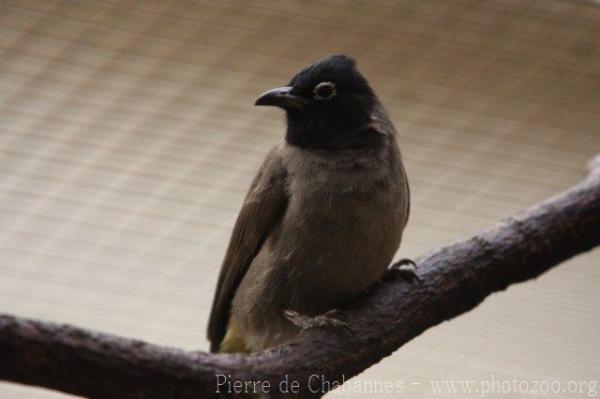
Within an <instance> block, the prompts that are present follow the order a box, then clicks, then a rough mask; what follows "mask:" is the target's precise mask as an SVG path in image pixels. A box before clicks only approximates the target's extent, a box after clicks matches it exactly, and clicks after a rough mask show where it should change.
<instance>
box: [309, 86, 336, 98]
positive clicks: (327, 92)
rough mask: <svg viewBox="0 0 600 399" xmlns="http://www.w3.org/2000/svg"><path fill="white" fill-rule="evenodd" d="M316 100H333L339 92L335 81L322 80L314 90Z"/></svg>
mask: <svg viewBox="0 0 600 399" xmlns="http://www.w3.org/2000/svg"><path fill="white" fill-rule="evenodd" d="M313 94H314V97H315V100H331V99H332V98H333V97H335V95H336V94H337V91H336V89H335V83H333V82H321V83H319V84H318V85H316V86H315V88H314V90H313Z"/></svg>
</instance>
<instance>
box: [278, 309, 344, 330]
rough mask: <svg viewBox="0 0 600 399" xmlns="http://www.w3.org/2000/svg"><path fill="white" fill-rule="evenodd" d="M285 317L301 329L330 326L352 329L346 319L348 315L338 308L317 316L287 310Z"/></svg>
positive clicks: (284, 313)
mask: <svg viewBox="0 0 600 399" xmlns="http://www.w3.org/2000/svg"><path fill="white" fill-rule="evenodd" d="M283 317H285V318H286V319H288V320H289V321H291V322H292V324H294V325H295V326H296V327H298V328H300V329H301V330H309V329H311V328H330V329H345V330H348V331H352V328H351V327H350V324H349V323H348V322H347V320H346V315H345V314H344V313H343V312H341V311H339V310H337V309H333V310H330V311H328V312H326V313H323V314H320V315H317V316H307V315H303V314H301V313H298V312H296V311H295V310H285V311H284V312H283Z"/></svg>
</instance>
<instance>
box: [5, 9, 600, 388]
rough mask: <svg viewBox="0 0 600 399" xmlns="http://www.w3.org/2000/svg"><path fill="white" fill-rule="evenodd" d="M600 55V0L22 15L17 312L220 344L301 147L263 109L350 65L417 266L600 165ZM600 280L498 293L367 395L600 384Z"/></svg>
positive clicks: (11, 189) (9, 277)
mask: <svg viewBox="0 0 600 399" xmlns="http://www.w3.org/2000/svg"><path fill="white" fill-rule="evenodd" d="M599 43H600V5H598V4H596V3H593V2H586V1H550V0H548V1H526V0H513V1H467V0H464V1H459V0H451V1H408V0H405V1H399V2H394V1H383V0H382V1H372V2H352V3H351V2H342V1H332V2H318V1H310V2H293V1H291V0H288V1H278V2H270V1H253V2H244V3H235V2H225V1H220V2H216V1H215V2H191V1H189V2H188V1H169V2H166V1H143V2H142V1H139V2H138V1H125V0H121V1H108V0H103V1H100V0H98V1H96V0H86V1H67V0H63V1H43V0H39V1H29V0H24V1H17V0H14V1H0V176H1V177H0V312H6V313H13V314H19V315H24V316H29V317H38V318H43V319H48V320H55V321H62V322H68V323H73V324H78V325H81V326H86V327H89V328H94V329H98V330H103V331H108V332H112V333H116V334H121V335H126V336H133V337H137V338H142V339H145V340H149V341H152V342H155V343H161V344H165V345H172V346H178V347H183V348H189V349H206V348H207V342H206V341H205V336H204V335H205V334H204V331H205V324H206V319H207V317H208V310H209V305H210V301H211V297H212V293H213V287H214V283H215V279H216V274H217V272H218V267H219V264H220V261H221V257H222V255H223V253H224V251H225V246H226V244H227V240H228V236H229V233H230V230H231V228H232V224H233V221H234V218H235V216H236V214H237V211H238V208H239V206H240V204H241V201H242V197H243V194H244V192H245V190H246V188H247V185H248V184H249V181H250V179H251V178H252V177H253V173H254V171H255V170H256V168H257V165H258V163H259V162H260V161H261V159H262V157H263V156H264V155H265V153H266V152H267V151H268V149H269V148H270V146H271V145H273V144H274V143H275V142H276V141H277V140H278V139H279V138H280V137H281V135H282V131H283V124H282V121H283V118H282V116H281V113H280V112H278V111H277V110H267V109H258V108H254V107H253V106H252V103H253V101H254V99H255V97H256V96H257V95H258V94H259V93H261V92H262V91H264V90H266V89H268V88H271V87H274V86H276V85H280V84H283V83H285V82H286V81H287V80H288V79H289V77H290V76H291V75H292V74H293V73H294V72H296V71H297V70H298V69H300V68H301V67H303V66H305V65H307V64H309V63H311V62H313V61H314V60H316V59H319V58H321V57H322V56H324V55H326V54H328V53H332V52H344V53H348V54H351V55H353V56H354V57H356V58H357V59H358V62H359V66H360V68H361V69H362V71H363V72H364V73H365V75H366V76H367V77H368V78H369V79H370V80H371V82H372V84H373V86H374V87H375V89H376V90H377V92H378V93H379V94H380V97H381V98H382V100H383V102H384V104H386V106H387V108H388V109H389V110H390V112H391V113H392V115H393V116H394V119H395V120H396V123H397V127H398V128H399V131H400V132H401V145H402V149H403V153H404V156H405V159H406V164H407V168H408V173H409V176H410V180H411V183H412V192H413V214H412V217H411V221H410V224H409V228H408V230H407V232H406V234H405V241H404V243H403V246H402V248H401V251H400V253H399V256H402V257H406V256H409V257H416V256H417V255H419V254H421V253H423V252H425V251H428V250H430V249H433V248H435V247H437V246H439V245H442V244H446V243H450V242H452V241H453V240H456V239H459V238H461V237H464V236H466V235H469V234H472V233H474V232H476V231H478V230H479V229H481V228H483V227H485V226H487V225H489V224H490V223H493V222H495V221H497V220H499V219H501V218H502V217H504V216H507V215H509V214H511V213H513V212H515V211H517V210H519V209H521V208H523V207H525V206H527V205H529V204H532V203H534V202H536V201H539V200H541V199H543V198H546V197H548V196H550V195H553V194H554V193H557V192H559V191H560V190H562V189H564V188H567V187H569V186H570V185H571V184H573V183H574V182H576V181H577V180H578V179H580V177H581V176H582V173H583V169H584V164H585V162H586V161H587V160H588V158H590V156H592V154H594V153H596V152H600V50H599ZM599 265H600V252H599V251H598V250H596V251H595V252H592V253H590V254H587V255H583V256H580V257H578V258H576V259H575V260H573V261H570V262H568V263H567V264H565V265H563V266H561V267H559V268H558V269H556V270H554V271H552V272H550V273H548V274H547V275H545V276H543V277H542V278H540V279H538V280H537V281H533V282H529V283H526V284H521V285H519V286H516V287H512V288H510V289H509V290H508V291H507V292H504V293H501V294H498V295H494V296H493V297H492V298H490V299H489V300H487V301H486V302H485V303H484V304H483V305H482V306H480V307H479V308H477V309H476V310H475V311H473V312H471V313H469V314H467V315H465V316H462V317H460V318H458V319H456V320H453V321H452V322H450V323H445V324H444V325H441V326H439V327H436V328H434V329H432V330H431V331H428V332H427V333H425V334H424V335H422V336H421V337H419V338H417V339H415V340H414V341H413V342H411V343H410V344H408V345H406V346H405V347H404V348H402V349H401V350H400V351H398V352H397V353H396V354H395V355H393V356H392V357H391V358H388V359H386V360H384V361H382V362H381V363H380V364H378V365H376V366H374V367H372V368H371V369H369V370H368V372H366V373H364V374H363V375H362V376H361V377H360V378H362V379H370V380H393V381H395V380H404V381H405V384H406V388H407V390H406V392H407V393H409V394H410V397H413V398H420V397H431V396H433V393H432V391H431V388H430V386H429V380H430V379H469V380H471V379H472V380H478V381H479V380H482V379H483V380H490V379H491V378H492V376H493V378H495V379H496V380H501V379H526V380H529V379H548V380H553V379H559V380H561V381H563V382H566V381H568V380H577V381H580V380H588V379H594V380H598V379H600V347H599V343H600V314H599V311H598V309H599V305H600V296H599V295H598V285H599V284H600V270H599V268H598V266H599ZM0 361H2V359H0ZM412 382H415V384H412ZM338 395H339V396H340V397H347V398H350V397H356V398H359V397H365V395H360V394H358V393H354V394H351V393H344V394H343V395H342V394H338ZM368 396H370V397H380V396H383V395H368ZM453 396H456V395H453ZM507 396H509V397H510V396H522V395H518V394H516V393H513V394H510V395H507ZM558 396H561V397H573V395H568V394H561V395H558ZM582 396H585V395H582ZM0 397H2V398H59V397H62V395H61V394H57V393H51V392H49V391H44V390H37V389H33V388H25V387H20V386H16V385H11V384H0Z"/></svg>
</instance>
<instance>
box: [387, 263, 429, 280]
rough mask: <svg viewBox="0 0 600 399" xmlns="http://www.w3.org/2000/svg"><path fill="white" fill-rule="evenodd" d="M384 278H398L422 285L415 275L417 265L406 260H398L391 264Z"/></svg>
mask: <svg viewBox="0 0 600 399" xmlns="http://www.w3.org/2000/svg"><path fill="white" fill-rule="evenodd" d="M386 276H387V277H388V278H389V277H394V276H398V277H400V278H402V279H404V280H406V281H408V282H410V283H414V282H417V283H419V284H422V283H423V281H422V280H421V278H420V277H419V275H418V274H417V264H416V263H415V262H414V261H412V260H410V259H407V258H404V259H400V260H399V261H398V262H396V263H394V264H392V265H391V266H390V267H389V268H388V269H387V273H386Z"/></svg>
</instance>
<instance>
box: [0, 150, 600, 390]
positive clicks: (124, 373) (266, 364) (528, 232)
mask: <svg viewBox="0 0 600 399" xmlns="http://www.w3.org/2000/svg"><path fill="white" fill-rule="evenodd" d="M599 244H600V155H599V156H597V157H596V158H595V160H593V161H592V162H591V163H590V171H589V173H588V175H587V177H586V178H585V179H584V180H583V181H581V182H580V183H579V184H577V185H576V186H574V187H573V188H571V189H570V190H568V191H566V192H564V193H562V194H560V195H558V196H556V197H554V198H551V199H549V200H546V201H544V202H542V203H540V204H538V205H535V206H532V207H530V208H528V209H526V210H524V211H523V212H521V213H519V214H517V215H515V216H512V217H509V218H508V219H506V220H504V221H502V222H500V223H499V224H497V225H495V226H493V227H491V228H489V229H487V230H485V231H483V232H481V233H480V234H477V235H475V236H473V237H471V238H468V239H465V240H462V241H460V242H457V243H455V244H452V245H450V246H447V247H443V248H441V249H438V250H436V251H434V252H432V253H430V254H428V255H425V256H423V257H421V258H419V259H417V263H418V264H419V274H420V276H421V278H422V279H423V284H422V285H412V284H408V283H405V282H404V281H402V280H400V279H398V278H396V277H394V276H391V277H390V278H389V279H386V281H382V282H381V283H379V284H377V286H376V287H374V288H373V289H372V291H371V292H370V293H369V294H368V295H365V296H364V297H363V298H361V299H360V300H358V301H357V302H356V303H354V304H352V305H351V306H350V307H349V308H348V309H346V310H345V313H346V314H347V316H348V321H349V322H350V323H351V325H352V326H353V331H354V332H353V333H348V332H342V331H337V332H336V331H326V330H310V331H307V332H305V333H303V334H301V335H300V336H298V337H297V338H296V339H294V340H292V341H291V342H289V343H287V344H285V345H283V346H280V347H277V348H273V349H270V350H267V351H264V352H261V353H257V354H252V355H248V356H243V355H226V354H208V353H205V352H186V351H183V350H179V349H174V348H166V347H162V346H157V345H153V344H149V343H145V342H140V341H136V340H132V339H127V338H121V337H117V336H113V335H109V334H102V333H98V332H93V331H88V330H84V329H81V328H78V327H73V326H68V325H59V324H54V323H47V322H42V321H35V320H28V319H23V318H18V317H12V316H8V315H0V379H4V380H8V381H14V382H19V383H23V384H29V385H37V386H42V387H47V388H51V389H55V390H60V391H63V392H68V393H72V394H78V395H83V396H87V397H93V398H120V397H127V398H212V397H216V396H219V395H217V394H216V392H217V391H220V392H222V393H231V392H232V391H236V389H234V388H235V386H234V385H233V384H234V383H235V382H251V383H253V384H252V385H245V386H244V387H243V388H242V389H241V391H246V392H247V391H248V389H250V390H252V388H256V389H258V390H261V389H262V390H263V391H266V392H270V396H271V397H279V396H281V395H282V392H281V388H282V387H283V388H285V386H281V385H280V382H281V381H282V380H284V381H288V385H287V388H288V389H290V390H291V387H292V384H291V383H292V382H294V381H297V383H298V389H299V391H300V393H301V394H302V397H319V396H322V395H323V394H324V393H325V392H326V391H327V390H328V388H330V387H333V386H335V382H336V381H337V382H340V381H342V379H348V378H350V377H352V376H355V375H357V374H359V373H360V372H362V371H363V370H365V369H366V368H368V367H369V366H371V365H373V364H375V363H377V362H378V361H380V360H381V359H382V358H384V357H386V356H388V355H390V354H391V353H392V352H393V351H395V350H396V349H398V348H399V347H400V346H402V345H403V344H405V343H406V342H408V341H410V340H411V339H412V338H414V337H415V336H417V335H419V334H421V333H422V332H423V331H425V330H426V329H428V328H430V327H432V326H434V325H436V324H439V323H441V322H443V321H445V320H448V319H450V318H453V317H455V316H457V315H459V314H461V313H464V312H467V311H469V310H470V309H472V308H473V307H475V306H476V305H477V304H479V303H480V302H481V301H482V300H483V299H484V298H485V297H486V296H488V295H490V294H491V293H493V292H496V291H500V290H503V289H505V288H506V287H507V286H508V285H510V284H513V283H516V282H520V281H525V280H528V279H532V278H535V277H537V276H539V275H540V274H542V273H543V272H545V271H547V270H549V269H550V268H552V267H553V266H555V265H557V264H559V263H560V262H562V261H564V260H565V259H568V258H570V257H572V256H574V255H577V254H579V253H581V252H584V251H587V250H589V249H591V248H593V247H595V246H597V245H599ZM219 376H221V377H219ZM225 377H227V378H228V380H227V383H226V384H222V385H219V383H221V382H223V381H224V380H225ZM259 382H260V384H259ZM229 383H231V385H230V384H229ZM327 383H329V386H328V385H327ZM267 384H269V385H268V386H267ZM238 386H239V385H238ZM294 386H295V385H294ZM323 388H324V389H323ZM222 396H227V397H230V396H244V395H243V394H240V395H231V394H227V395H222Z"/></svg>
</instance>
